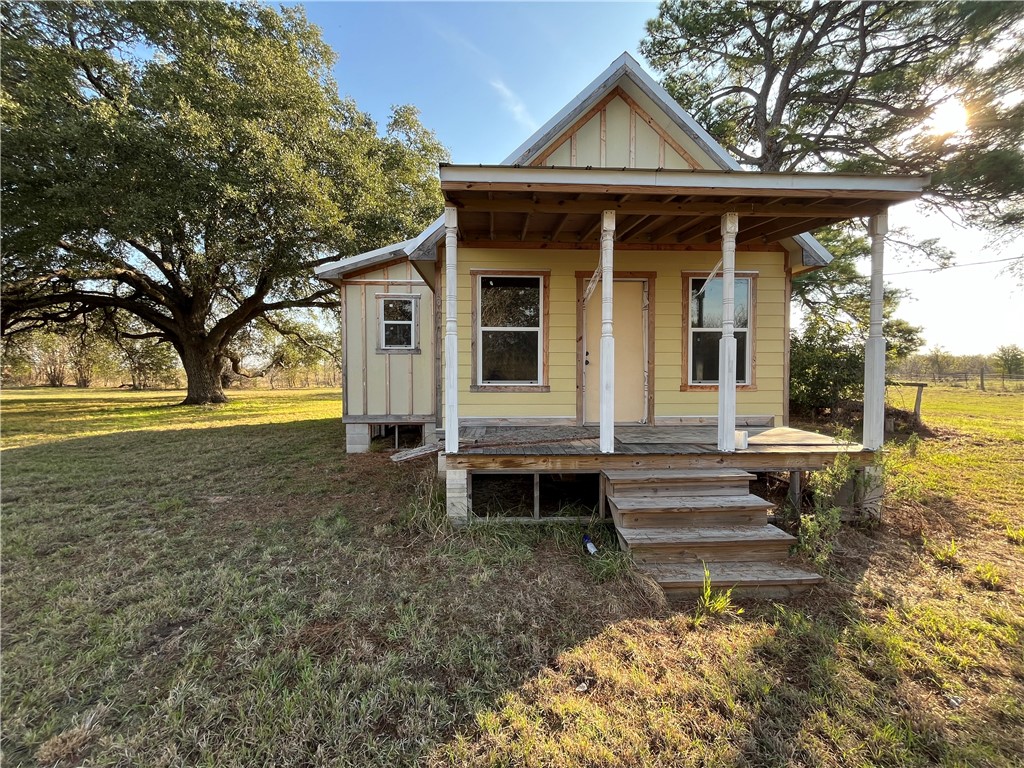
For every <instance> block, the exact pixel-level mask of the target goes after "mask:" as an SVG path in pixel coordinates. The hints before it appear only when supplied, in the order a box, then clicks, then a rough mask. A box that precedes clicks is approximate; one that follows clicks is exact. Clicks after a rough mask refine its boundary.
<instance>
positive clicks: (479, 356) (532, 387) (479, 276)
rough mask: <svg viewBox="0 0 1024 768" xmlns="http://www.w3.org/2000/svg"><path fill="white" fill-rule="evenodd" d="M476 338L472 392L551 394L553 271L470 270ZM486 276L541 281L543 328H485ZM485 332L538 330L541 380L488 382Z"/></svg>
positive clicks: (471, 345)
mask: <svg viewBox="0 0 1024 768" xmlns="http://www.w3.org/2000/svg"><path fill="white" fill-rule="evenodd" d="M469 274H470V278H471V280H472V309H471V313H472V318H473V335H472V339H471V344H470V352H471V355H472V364H471V376H472V378H471V380H470V387H469V389H470V391H471V392H550V391H551V387H550V384H549V380H548V357H549V355H548V339H549V333H550V323H549V322H548V318H549V314H550V303H551V302H550V285H551V270H546V269H471V270H470V271H469ZM486 277H520V278H522V277H532V278H536V279H537V280H539V281H540V327H539V328H518V327H512V326H509V327H492V326H487V327H483V325H482V322H481V317H480V315H481V309H482V307H481V302H480V298H481V293H482V281H483V279H484V278H486ZM484 331H511V332H515V331H536V332H537V373H538V377H539V378H538V380H537V381H536V382H534V383H527V382H507V383H505V382H485V381H483V380H482V379H481V376H482V374H483V332H484Z"/></svg>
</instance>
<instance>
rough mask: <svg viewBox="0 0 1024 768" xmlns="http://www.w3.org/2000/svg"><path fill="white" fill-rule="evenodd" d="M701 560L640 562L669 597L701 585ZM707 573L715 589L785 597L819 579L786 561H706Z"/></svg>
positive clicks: (688, 594) (680, 595)
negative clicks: (655, 563)
mask: <svg viewBox="0 0 1024 768" xmlns="http://www.w3.org/2000/svg"><path fill="white" fill-rule="evenodd" d="M704 565H705V564H704V563H701V562H697V563H677V564H657V565H642V566H640V569H641V570H642V571H643V572H644V573H646V574H648V575H650V576H651V577H652V578H653V579H654V580H655V581H656V582H658V584H659V585H660V586H661V588H662V589H663V590H664V591H665V595H666V596H667V597H668V598H669V599H670V600H671V599H673V598H677V599H678V598H687V597H693V596H694V595H696V594H699V593H700V591H701V589H702V588H703V586H704ZM707 568H708V573H709V574H710V576H711V586H712V587H713V588H715V589H729V588H734V589H735V590H736V593H737V594H740V595H743V594H753V595H757V596H761V597H786V596H788V595H792V594H796V593H798V592H802V591H804V590H806V589H808V588H810V587H812V586H814V585H815V584H820V583H821V582H822V577H821V575H820V574H817V573H814V572H813V571H806V570H804V569H803V568H795V567H793V566H791V565H787V564H785V563H764V562H749V561H747V562H744V561H735V562H724V563H723V562H718V563H715V562H709V563H707Z"/></svg>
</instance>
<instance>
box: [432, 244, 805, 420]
mask: <svg viewBox="0 0 1024 768" xmlns="http://www.w3.org/2000/svg"><path fill="white" fill-rule="evenodd" d="M719 258H720V254H719V253H718V252H717V251H708V252H699V253H698V252H686V251H680V252H672V251H651V252H647V251H618V252H617V253H616V254H615V267H616V270H618V271H629V270H635V271H642V272H655V273H657V277H656V279H655V281H654V286H653V287H654V299H655V300H654V318H655V319H654V345H655V347H654V349H655V358H656V364H655V374H654V377H653V382H654V387H655V417H656V418H660V419H667V418H671V417H677V416H694V415H703V416H707V415H714V414H715V413H716V412H717V392H716V391H715V390H713V389H712V390H696V391H695V390H690V391H680V385H681V384H682V382H683V372H684V369H683V359H682V339H683V318H682V311H683V277H682V273H683V272H701V271H704V272H707V271H708V270H710V269H711V268H712V267H713V266H714V265H715V263H716V262H717V261H718V260H719ZM597 261H598V254H597V252H596V251H555V250H525V249H524V250H506V249H478V248H472V249H471V248H460V249H459V254H458V262H459V295H458V322H459V414H460V416H466V417H478V418H486V417H510V418H516V417H556V418H567V419H574V418H575V417H576V367H577V360H576V338H577V326H576V275H575V273H576V272H577V271H581V272H587V273H588V274H589V273H591V272H593V270H594V268H595V267H596V266H597ZM474 269H515V270H538V271H545V270H549V271H550V285H549V289H550V293H549V309H548V316H549V320H548V326H549V328H548V333H549V358H548V361H549V362H548V365H549V367H548V373H549V380H548V384H549V386H550V391H549V392H495V391H490V392H488V391H483V392H473V391H471V390H470V385H471V382H470V378H471V371H472V364H471V363H472V361H471V349H472V340H471V335H472V330H471V329H472V327H473V325H472V309H473V308H472V306H471V305H472V278H471V276H470V270H474ZM736 269H737V270H738V271H745V272H754V273H756V274H757V283H756V286H757V287H756V291H757V293H756V299H755V300H756V320H755V322H756V328H755V347H756V349H755V360H754V366H755V371H754V376H755V381H756V388H753V389H741V390H740V391H739V392H738V393H737V410H738V413H739V414H741V415H757V416H763V415H771V416H775V418H776V421H777V423H780V424H781V421H782V414H783V401H782V398H783V380H782V376H783V373H782V372H783V363H784V360H783V354H784V352H783V350H784V336H783V318H784V309H785V307H784V296H785V271H784V256H783V254H781V253H748V252H740V253H738V254H737V255H736ZM438 290H440V291H443V290H444V289H443V286H439V288H438Z"/></svg>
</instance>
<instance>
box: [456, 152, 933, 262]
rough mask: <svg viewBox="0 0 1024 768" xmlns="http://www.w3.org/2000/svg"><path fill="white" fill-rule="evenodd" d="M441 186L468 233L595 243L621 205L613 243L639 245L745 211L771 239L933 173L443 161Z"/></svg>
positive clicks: (697, 236)
mask: <svg viewBox="0 0 1024 768" xmlns="http://www.w3.org/2000/svg"><path fill="white" fill-rule="evenodd" d="M440 173H441V190H442V193H443V194H444V197H445V200H446V201H447V202H448V203H449V204H451V205H454V206H455V207H456V208H458V209H459V231H460V235H461V236H462V238H463V239H464V240H468V241H476V240H489V241H510V242H515V241H519V242H538V241H539V242H544V243H558V244H566V245H572V244H579V243H585V242H592V241H596V239H597V237H598V234H599V231H600V226H601V225H600V218H601V212H602V211H605V210H614V211H615V212H616V213H617V214H618V216H617V219H618V221H617V226H616V241H617V242H619V243H625V244H630V245H635V246H651V245H655V246H657V245H670V246H672V245H674V246H678V245H684V244H686V245H695V246H703V245H710V244H711V243H715V242H718V241H719V240H720V220H721V216H722V214H723V213H727V212H736V213H738V214H739V216H740V232H739V235H738V237H737V243H738V244H755V245H757V244H767V243H772V242H778V241H780V240H783V239H785V238H789V237H794V236H797V235H800V234H802V233H804V232H808V231H810V230H814V229H817V228H819V227H823V226H826V225H829V224H835V223H838V222H841V221H846V220H848V219H853V218H860V217H866V216H873V215H876V214H879V213H882V212H884V211H885V209H886V208H887V207H888V206H889V205H891V204H893V203H896V202H902V201H905V200H912V199H914V198H916V197H919V196H920V194H921V192H922V190H923V189H924V188H925V186H926V185H927V184H928V183H929V181H930V177H929V176H877V175H876V176H865V175H854V174H836V173H761V172H751V171H720V170H713V171H709V170H665V169H660V168H659V169H638V168H621V169H617V168H560V167H551V166H540V167H522V166H505V165H489V166H488V165H448V164H445V165H442V166H441V169H440Z"/></svg>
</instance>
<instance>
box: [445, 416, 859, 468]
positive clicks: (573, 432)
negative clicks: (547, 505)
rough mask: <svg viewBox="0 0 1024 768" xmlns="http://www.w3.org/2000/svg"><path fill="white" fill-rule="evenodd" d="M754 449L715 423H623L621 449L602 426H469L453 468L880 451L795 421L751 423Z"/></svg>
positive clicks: (802, 464)
mask: <svg viewBox="0 0 1024 768" xmlns="http://www.w3.org/2000/svg"><path fill="white" fill-rule="evenodd" d="M745 429H746V430H747V431H748V432H749V434H750V440H749V444H748V447H747V448H744V449H741V450H737V451H736V452H735V453H721V452H719V450H718V447H717V430H716V428H715V427H714V426H708V425H701V426H641V425H636V426H617V427H616V428H615V452H614V453H601V451H600V447H599V441H598V428H597V427H596V426H585V427H577V426H550V427H515V426H484V427H463V428H462V429H460V430H459V451H458V453H449V454H447V455H446V457H445V465H446V467H448V468H450V469H467V470H470V471H472V470H483V469H507V470H510V471H515V470H517V469H520V470H524V471H541V472H543V471H556V472H566V471H593V472H598V471H601V470H604V469H636V468H657V469H693V468H697V469H699V468H709V467H737V468H744V469H754V470H758V471H765V472H767V471H793V470H814V469H820V468H821V467H823V466H826V465H828V464H830V463H832V462H833V461H834V460H835V458H836V457H837V456H838V455H840V454H851V459H852V460H853V462H854V464H855V465H856V466H866V465H868V464H870V463H871V462H872V460H873V457H874V453H873V452H872V451H868V450H866V449H865V448H864V446H862V445H860V444H859V443H849V442H843V441H840V440H836V439H835V438H832V437H829V436H827V435H820V434H818V433H816V432H808V431H805V430H801V429H792V428H790V427H746V428H745Z"/></svg>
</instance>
